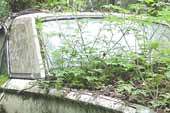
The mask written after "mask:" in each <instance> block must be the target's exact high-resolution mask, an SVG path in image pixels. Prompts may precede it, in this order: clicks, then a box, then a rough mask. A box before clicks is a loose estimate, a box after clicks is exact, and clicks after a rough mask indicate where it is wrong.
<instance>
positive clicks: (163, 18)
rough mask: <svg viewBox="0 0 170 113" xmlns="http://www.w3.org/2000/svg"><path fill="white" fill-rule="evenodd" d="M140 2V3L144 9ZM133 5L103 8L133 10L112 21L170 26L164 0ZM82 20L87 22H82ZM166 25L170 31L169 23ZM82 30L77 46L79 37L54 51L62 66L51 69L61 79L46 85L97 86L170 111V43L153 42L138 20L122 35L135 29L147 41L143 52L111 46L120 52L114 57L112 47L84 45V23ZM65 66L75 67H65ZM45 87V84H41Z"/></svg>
mask: <svg viewBox="0 0 170 113" xmlns="http://www.w3.org/2000/svg"><path fill="white" fill-rule="evenodd" d="M138 5H141V6H142V8H140V7H138ZM129 7H130V10H127V9H123V8H121V7H119V6H114V5H104V6H102V8H103V9H104V10H107V11H116V12H120V13H127V14H129V13H133V15H130V16H128V17H126V18H120V17H116V16H108V17H106V20H107V21H110V22H112V21H116V22H117V23H118V24H117V26H121V25H122V24H126V22H127V21H133V22H135V23H137V24H138V25H139V26H141V27H140V28H142V27H146V26H148V25H152V23H155V22H156V23H164V25H165V26H169V22H170V18H169V17H170V16H169V14H170V9H169V8H168V7H167V6H166V4H165V3H163V2H157V1H154V0H143V1H139V2H138V3H137V4H133V5H131V6H129ZM135 7H138V8H139V9H137V8H135ZM78 24H79V26H83V25H81V23H78ZM126 25H127V24H126ZM167 28H168V29H169V27H167ZM157 29H160V28H159V27H158V28H157ZM110 30H111V29H110ZM77 31H78V33H79V34H80V35H81V36H82V37H81V38H82V40H81V41H80V42H79V44H80V45H78V46H76V45H75V44H74V43H72V42H74V41H66V42H65V43H64V45H63V46H62V47H61V48H60V50H57V51H55V52H54V53H53V55H54V56H56V61H55V63H56V65H58V67H57V68H52V69H51V70H50V72H51V73H52V74H54V75H55V76H56V77H57V80H55V81H53V82H52V83H51V82H50V81H51V80H50V81H48V82H47V81H46V82H45V83H44V84H46V85H45V86H46V88H47V87H50V86H52V87H56V88H62V87H70V88H76V89H89V90H98V91H100V92H101V93H103V94H104V95H107V96H112V97H120V98H122V99H125V100H128V101H131V102H135V103H140V104H143V105H148V106H151V107H153V108H155V109H157V111H158V112H161V113H163V112H169V107H170V92H169V89H170V87H169V86H170V76H169V74H170V59H169V56H170V47H169V42H163V41H162V42H161V41H160V40H154V39H152V37H148V36H147V35H146V34H145V31H142V30H141V29H139V27H137V26H136V24H131V25H130V26H128V27H126V28H124V29H122V33H123V34H126V33H128V32H130V31H133V32H134V33H135V36H136V37H137V39H138V41H139V40H140V42H142V43H140V49H141V51H140V52H137V51H133V50H131V49H130V50H123V49H122V47H120V48H115V46H114V45H112V48H107V49H108V50H110V49H113V50H114V49H118V51H119V53H114V55H113V53H110V51H99V50H98V49H96V48H95V47H94V46H93V47H90V46H89V45H88V44H85V43H84V42H83V35H82V34H83V33H82V28H81V27H80V28H79V29H78V30H77ZM141 32H142V33H141ZM122 37H123V36H122ZM103 43H104V42H103ZM77 48H79V51H77ZM120 51H121V52H120ZM66 56H67V57H66ZM75 59H79V60H75ZM65 64H71V65H67V66H65ZM73 64H76V66H75V65H73ZM47 84H48V85H47ZM49 84H51V85H49ZM52 84H53V85H52ZM41 86H43V85H42V83H41Z"/></svg>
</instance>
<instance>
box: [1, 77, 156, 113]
mask: <svg viewBox="0 0 170 113" xmlns="http://www.w3.org/2000/svg"><path fill="white" fill-rule="evenodd" d="M3 89H4V90H5V91H6V92H7V94H5V95H6V96H5V97H6V98H4V99H3V101H2V105H3V107H5V109H13V110H14V111H15V110H18V109H21V110H22V111H23V112H18V113H34V112H33V111H34V110H37V109H39V112H36V113H56V111H55V110H59V111H58V112H57V113H81V112H82V113H155V112H153V111H152V110H151V109H149V108H147V107H144V106H140V105H134V104H130V103H125V102H123V101H122V100H120V99H117V98H111V97H107V96H103V95H96V94H93V93H90V92H86V91H68V90H66V89H63V90H56V89H49V91H48V92H46V90H43V89H41V88H39V87H38V86H37V85H36V81H35V80H20V79H11V80H9V81H8V82H6V84H4V86H3ZM10 91H12V92H13V93H11V94H10ZM16 93H17V94H29V96H28V97H27V96H26V97H27V98H26V99H23V97H24V96H21V95H15V94H16ZM44 94H46V95H48V97H50V98H51V97H56V98H58V99H59V100H56V99H52V100H50V99H49V98H46V97H45V98H41V99H39V98H37V97H41V96H42V95H44ZM33 95H37V97H36V98H34V96H33ZM60 100H61V101H60ZM12 102H15V104H12ZM68 103H76V106H73V105H72V104H68ZM79 103H82V104H81V106H79ZM87 104H88V105H91V106H96V107H94V108H92V109H91V108H89V109H88V107H87V106H86V105H87ZM25 105H27V106H25ZM21 106H23V107H22V108H21ZM54 106H55V107H54ZM64 106H66V107H64ZM97 106H98V107H99V108H97ZM49 108H50V109H51V110H52V111H49V112H47V111H45V112H42V110H49ZM66 108H68V109H66ZM100 108H101V109H103V108H105V109H106V111H107V112H106V111H102V110H101V111H100V110H99V111H98V109H100ZM23 109H24V110H23ZM28 109H30V110H33V111H29V110H28ZM25 110H28V111H29V112H26V111H25ZM62 110H63V111H62ZM89 110H90V111H89ZM96 110H97V111H96ZM110 110H111V112H110ZM69 111H70V112H69ZM7 113H13V112H10V110H8V112H7Z"/></svg>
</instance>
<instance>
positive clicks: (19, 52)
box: [9, 16, 44, 78]
mask: <svg viewBox="0 0 170 113" xmlns="http://www.w3.org/2000/svg"><path fill="white" fill-rule="evenodd" d="M9 61H10V72H11V76H17V74H18V75H19V74H25V73H26V74H28V73H30V74H31V75H30V76H33V77H35V76H38V75H40V74H41V76H42V74H43V73H44V72H43V70H44V69H43V62H42V58H41V54H40V47H39V42H38V36H37V32H36V27H35V19H34V18H32V17H31V16H21V17H18V18H16V19H15V20H14V22H13V24H12V28H11V33H10V37H9ZM43 77H44V75H43ZM35 78H38V77H35Z"/></svg>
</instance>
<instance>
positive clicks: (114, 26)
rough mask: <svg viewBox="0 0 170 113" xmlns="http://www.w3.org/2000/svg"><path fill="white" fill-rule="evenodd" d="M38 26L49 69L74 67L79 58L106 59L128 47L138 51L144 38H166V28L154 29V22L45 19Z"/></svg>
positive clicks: (167, 33) (155, 27)
mask: <svg viewBox="0 0 170 113" xmlns="http://www.w3.org/2000/svg"><path fill="white" fill-rule="evenodd" d="M132 24H133V29H132V28H131V26H132ZM42 26H43V27H42V30H41V33H40V34H41V37H42V42H43V47H44V48H45V51H46V59H47V62H48V66H49V68H54V67H60V66H61V65H62V67H67V66H76V65H80V63H78V62H79V60H80V59H81V60H82V59H84V60H85V61H86V60H88V58H89V57H100V58H101V57H104V58H107V57H110V56H113V55H119V54H121V53H122V52H126V51H129V50H130V51H133V52H139V53H140V52H141V50H142V49H143V44H144V43H145V41H146V40H153V39H157V40H160V39H161V40H162V41H169V38H167V37H168V35H169V32H168V31H167V29H166V28H164V27H162V28H161V29H158V28H160V25H156V24H155V25H152V26H145V27H143V26H142V27H141V26H140V27H139V26H138V25H135V26H136V28H134V23H132V22H126V23H125V24H122V23H121V24H118V23H116V22H110V21H107V20H106V19H93V18H85V19H71V20H56V21H47V22H43V24H42ZM143 37H145V38H143Z"/></svg>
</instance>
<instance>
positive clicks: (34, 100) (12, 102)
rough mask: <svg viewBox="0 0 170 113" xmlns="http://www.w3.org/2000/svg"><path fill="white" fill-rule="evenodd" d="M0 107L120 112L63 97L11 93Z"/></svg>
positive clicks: (32, 112) (10, 111) (10, 112)
mask: <svg viewBox="0 0 170 113" xmlns="http://www.w3.org/2000/svg"><path fill="white" fill-rule="evenodd" d="M1 108H3V109H4V111H5V113H121V112H117V111H110V110H106V109H103V108H100V107H97V106H92V105H87V104H82V103H76V102H72V101H68V100H64V99H54V98H50V97H46V98H45V97H43V98H42V97H38V96H32V97H29V96H22V95H11V94H5V97H4V99H3V100H2V106H1Z"/></svg>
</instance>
